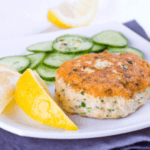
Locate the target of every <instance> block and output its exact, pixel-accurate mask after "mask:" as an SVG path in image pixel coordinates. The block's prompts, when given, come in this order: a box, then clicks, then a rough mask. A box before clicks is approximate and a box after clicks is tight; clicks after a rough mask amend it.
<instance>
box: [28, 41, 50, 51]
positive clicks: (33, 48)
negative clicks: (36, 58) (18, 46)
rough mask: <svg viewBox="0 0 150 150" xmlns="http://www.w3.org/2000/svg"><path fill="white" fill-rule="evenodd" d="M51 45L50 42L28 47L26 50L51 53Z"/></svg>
mask: <svg viewBox="0 0 150 150" xmlns="http://www.w3.org/2000/svg"><path fill="white" fill-rule="evenodd" d="M52 43H53V42H52V41H49V42H42V43H37V44H34V45H30V46H28V47H27V48H26V49H27V50H28V51H30V52H51V51H53V48H52Z"/></svg>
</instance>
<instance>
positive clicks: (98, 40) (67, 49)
mask: <svg viewBox="0 0 150 150" xmlns="http://www.w3.org/2000/svg"><path fill="white" fill-rule="evenodd" d="M127 45H128V41H127V39H126V38H125V37H124V36H123V35H122V34H121V33H120V32H116V31H103V32H101V33H98V34H96V35H94V36H93V37H92V38H89V37H85V36H80V35H63V36H60V37H58V38H56V40H54V41H48V42H43V43H37V44H34V45H31V46H29V47H27V50H28V51H30V52H35V53H32V54H29V55H26V56H9V57H4V58H1V59H0V64H3V65H6V66H8V67H10V68H13V69H15V70H17V71H18V72H20V73H23V72H24V71H25V70H26V69H27V68H31V69H35V70H36V72H37V73H38V74H39V76H40V77H41V78H42V79H43V80H44V81H45V83H46V84H47V85H51V84H54V83H55V73H56V70H57V68H59V67H60V66H61V64H62V63H64V62H65V61H68V60H71V59H76V58H78V57H81V56H82V55H83V54H89V53H99V52H102V51H103V50H104V49H107V50H108V52H109V53H115V54H120V53H127V52H132V53H134V54H137V55H139V56H140V57H142V58H143V56H144V55H143V53H142V52H141V51H140V50H137V49H135V48H132V47H129V46H127Z"/></svg>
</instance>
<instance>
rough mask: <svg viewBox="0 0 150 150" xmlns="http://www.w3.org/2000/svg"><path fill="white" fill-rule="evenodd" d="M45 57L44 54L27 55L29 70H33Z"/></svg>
mask: <svg viewBox="0 0 150 150" xmlns="http://www.w3.org/2000/svg"><path fill="white" fill-rule="evenodd" d="M45 55H46V54H45V53H35V54H30V55H27V57H28V58H29V59H30V61H31V64H30V68H31V69H35V68H36V67H37V66H38V65H39V64H40V63H41V62H42V61H43V60H44V57H45Z"/></svg>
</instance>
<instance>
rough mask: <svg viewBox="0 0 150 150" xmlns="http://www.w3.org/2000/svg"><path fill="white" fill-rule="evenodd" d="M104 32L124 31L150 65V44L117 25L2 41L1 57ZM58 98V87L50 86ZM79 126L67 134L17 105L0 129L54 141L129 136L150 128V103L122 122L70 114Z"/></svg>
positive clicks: (83, 28) (0, 44)
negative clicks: (62, 37)
mask: <svg viewBox="0 0 150 150" xmlns="http://www.w3.org/2000/svg"><path fill="white" fill-rule="evenodd" d="M104 30H115V31H119V32H121V33H122V34H123V35H124V36H126V37H127V39H128V40H129V45H130V46H133V47H135V48H137V49H140V50H142V51H143V52H144V54H145V56H144V58H145V59H146V60H147V61H149V62H150V43H149V42H148V41H146V40H145V39H143V38H142V37H140V36H139V35H137V34H136V33H134V32H133V31H131V30H130V29H128V28H127V27H125V26H123V25H122V24H119V23H117V22H111V23H106V24H101V25H97V26H88V27H82V28H76V29H69V30H63V31H58V32H53V33H46V34H40V35H35V36H30V37H26V38H20V39H14V40H7V41H1V42H0V57H4V56H10V55H22V54H26V53H27V51H26V49H25V48H26V47H27V46H29V45H32V44H34V43H38V42H43V41H49V40H54V39H55V38H56V37H58V36H60V35H63V34H81V35H86V36H89V37H91V36H93V35H94V34H96V33H98V32H101V31H104ZM49 89H50V91H51V92H52V95H53V97H54V89H55V87H54V85H52V86H49ZM68 116H69V117H70V118H71V119H72V120H73V121H74V122H75V123H76V124H77V126H78V127H79V131H65V130H63V129H57V128H53V127H50V126H46V125H43V124H40V123H38V122H36V121H35V120H33V119H31V118H30V117H28V116H27V115H26V114H25V113H24V112H23V111H22V110H21V109H20V108H19V107H18V106H17V105H15V107H14V110H13V111H12V112H11V113H10V114H7V115H6V114H5V115H4V114H3V115H1V116H0V127H1V128H3V129H5V130H7V131H10V132H12V133H15V134H18V135H21V136H28V137H38V138H50V139H79V138H93V137H104V136H110V135H116V134H121V133H127V132H131V131H135V130H139V129H143V128H146V127H149V126H150V101H149V100H148V101H147V103H146V104H145V105H144V106H142V107H141V108H140V109H138V110H137V111H136V112H135V113H133V114H131V115H130V116H128V117H126V118H122V119H105V120H102V119H91V118H84V117H80V116H78V115H70V114H69V115H68Z"/></svg>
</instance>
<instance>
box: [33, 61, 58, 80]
mask: <svg viewBox="0 0 150 150" xmlns="http://www.w3.org/2000/svg"><path fill="white" fill-rule="evenodd" d="M41 65H44V64H42V63H41ZM44 66H46V65H44ZM46 67H47V66H46ZM48 68H50V67H48ZM50 69H54V68H50ZM35 71H36V72H37V73H38V75H39V76H40V77H41V78H42V79H43V80H46V81H54V80H55V76H54V77H43V76H41V75H40V73H39V71H38V67H37V68H36V69H35Z"/></svg>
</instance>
